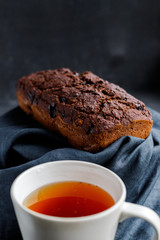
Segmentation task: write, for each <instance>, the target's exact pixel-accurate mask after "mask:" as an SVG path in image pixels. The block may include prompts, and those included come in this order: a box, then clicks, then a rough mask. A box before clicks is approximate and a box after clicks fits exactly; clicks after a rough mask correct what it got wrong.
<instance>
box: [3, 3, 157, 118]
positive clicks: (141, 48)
mask: <svg viewBox="0 0 160 240" xmlns="http://www.w3.org/2000/svg"><path fill="white" fill-rule="evenodd" d="M159 13H160V2H159V1H149V0H146V1H138V0H135V1H131V0H130V1H127V2H126V1H124V0H122V1H109V0H92V1H90V0H87V1H85V0H76V1H74V0H68V1H65V0H54V1H52V0H46V1H42V0H28V1H21V0H15V1H12V0H7V1H0V115H2V114H3V113H5V112H6V111H8V110H10V109H12V108H14V107H15V106H17V100H16V82H17V80H18V78H20V77H21V76H23V75H27V74H29V73H31V72H35V71H38V70H44V69H51V68H52V69H53V68H59V67H69V68H71V69H72V70H76V71H78V72H81V71H85V70H90V71H93V72H94V73H95V74H97V75H99V76H101V77H102V78H104V79H107V80H109V81H111V82H114V83H116V84H118V85H120V86H121V87H123V88H124V89H125V90H127V91H128V92H129V93H131V94H133V95H134V96H136V97H138V98H139V99H140V100H142V101H144V102H145V103H146V105H147V106H149V107H151V108H154V109H155V110H157V111H160V105H159V100H160V97H159V96H160V94H159V93H160V88H159V79H160V31H159V28H160V14H159Z"/></svg>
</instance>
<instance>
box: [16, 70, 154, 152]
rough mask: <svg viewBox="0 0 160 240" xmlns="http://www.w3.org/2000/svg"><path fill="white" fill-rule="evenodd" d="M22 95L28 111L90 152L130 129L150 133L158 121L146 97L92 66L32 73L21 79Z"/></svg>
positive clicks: (140, 134) (134, 132) (21, 102)
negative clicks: (130, 91)
mask: <svg viewBox="0 0 160 240" xmlns="http://www.w3.org/2000/svg"><path fill="white" fill-rule="evenodd" d="M17 99H18V103H19V106H20V107H21V108H22V109H23V111H25V112H26V113H27V114H30V115H32V116H33V118H34V119H36V120H37V121H39V122H40V123H42V124H43V125H45V126H46V127H47V128H49V129H51V130H53V131H56V132H58V133H60V134H62V135H63V136H64V137H66V138H67V139H68V140H69V142H70V143H71V144H72V145H73V146H74V147H75V148H78V149H82V150H86V151H90V152H98V151H100V150H102V149H104V148H105V147H107V146H108V145H109V144H111V143H113V142H114V141H115V140H117V139H118V138H120V137H121V136H125V135H131V136H135V137H140V138H144V139H145V138H146V137H147V136H148V135H149V133H150V131H151V128H152V124H153V121H152V116H151V113H150V111H149V110H148V109H146V107H145V105H144V103H143V102H141V101H139V100H137V99H136V98H134V97H133V96H131V95H130V94H128V93H127V92H126V91H125V90H124V89H122V88H120V87H119V86H118V85H115V84H113V83H109V82H108V81H106V80H103V79H101V78H100V77H98V76H96V75H94V74H93V73H92V72H89V71H86V72H84V73H81V74H79V73H77V72H72V71H71V70H70V69H67V68H61V69H57V70H46V71H40V72H36V73H32V74H30V75H28V76H25V77H22V78H21V79H19V81H18V83H17Z"/></svg>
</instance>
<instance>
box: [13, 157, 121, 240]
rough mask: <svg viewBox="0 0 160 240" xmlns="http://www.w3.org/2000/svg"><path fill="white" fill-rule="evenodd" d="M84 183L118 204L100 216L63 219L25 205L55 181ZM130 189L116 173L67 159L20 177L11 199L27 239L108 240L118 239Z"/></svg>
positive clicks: (40, 166)
mask: <svg viewBox="0 0 160 240" xmlns="http://www.w3.org/2000/svg"><path fill="white" fill-rule="evenodd" d="M64 181H83V182H87V183H90V184H93V185H97V186H99V187H100V188H102V189H103V190H105V191H107V192H108V193H109V194H110V195H111V196H112V198H113V199H114V201H115V204H114V205H113V206H112V207H111V208H109V209H107V210H105V211H103V212H100V213H97V214H94V215H89V216H85V217H76V218H66V217H65V218H63V217H53V216H48V215H43V214H40V213H37V212H34V211H32V210H30V209H28V208H27V207H25V206H24V204H23V202H24V200H25V199H26V197H27V196H28V195H29V194H30V193H31V192H33V191H34V190H36V189H38V188H40V187H42V186H44V185H47V184H50V183H54V182H64ZM125 197H126V188H125V185H124V183H123V182H122V180H121V179H120V178H119V177H118V176H117V175H116V174H114V173H113V172H112V171H110V170H108V169H106V168H104V167H101V166H99V165H97V164H92V163H88V162H83V161H74V160H65V161H55V162H49V163H44V164H40V165H37V166H35V167H32V168H30V169H28V170H26V171H25V172H23V173H22V174H20V175H19V176H18V177H17V178H16V180H15V181H14V183H13V185H12V187H11V198H12V202H13V205H14V209H15V212H16V216H17V219H18V223H19V226H20V229H21V233H22V236H23V239H25V240H32V239H33V240H36V239H38V240H43V239H45V240H46V239H47V240H50V239H56V240H75V239H76V240H81V239H83V240H97V239H98V240H106V239H110V240H111V239H114V236H115V232H116V230H117V225H118V222H119V217H120V214H121V206H122V205H123V202H124V201H125Z"/></svg>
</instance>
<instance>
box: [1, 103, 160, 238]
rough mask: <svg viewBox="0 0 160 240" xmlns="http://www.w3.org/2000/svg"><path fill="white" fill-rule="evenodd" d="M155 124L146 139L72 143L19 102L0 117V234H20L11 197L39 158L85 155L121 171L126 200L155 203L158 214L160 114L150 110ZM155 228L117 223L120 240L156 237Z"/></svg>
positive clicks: (133, 222) (41, 160)
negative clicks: (84, 146) (96, 146)
mask: <svg viewBox="0 0 160 240" xmlns="http://www.w3.org/2000/svg"><path fill="white" fill-rule="evenodd" d="M151 112H152V116H153V121H154V124H153V128H152V131H151V134H150V135H149V136H148V138H147V139H145V140H144V139H140V138H136V137H131V136H125V137H122V138H120V139H119V140H117V141H116V142H114V143H113V144H111V145H110V146H108V147H107V148H106V149H104V150H103V151H101V152H98V153H89V152H85V151H80V150H77V149H74V148H72V147H71V146H70V144H69V143H68V142H67V141H66V139H64V138H62V137H60V136H59V135H57V134H54V133H51V132H50V131H48V130H47V129H45V128H44V127H42V126H41V125H40V124H39V123H37V122H35V121H34V120H32V119H31V118H30V117H28V116H26V115H25V114H24V113H23V112H22V111H21V110H20V109H19V108H18V107H17V108H15V109H13V110H12V111H10V112H9V113H7V114H5V115H4V116H2V117H1V118H0V192H1V196H0V216H1V217H0V239H3V240H5V239H6V240H10V239H22V238H21V234H20V231H19V227H18V224H17V221H16V217H15V213H14V210H13V206H12V203H11V198H10V187H11V184H12V182H13V181H14V179H15V178H16V176H18V175H19V174H20V173H21V172H23V171H24V170H26V169H28V168H30V167H32V166H35V165H37V164H41V163H45V162H49V161H60V160H68V159H70V160H77V161H78V160H82V161H88V162H93V163H97V164H99V165H102V166H104V167H107V168H109V169H111V170H112V171H114V172H115V173H116V174H118V175H119V176H120V177H121V178H122V180H123V181H124V183H125V185H126V188H127V199H126V200H127V201H129V202H133V203H138V204H142V205H145V206H148V207H151V208H152V209H153V210H155V211H156V212H157V213H158V214H159V215H160V124H159V123H160V114H159V113H157V112H156V111H154V110H152V109H151ZM153 236H154V229H153V228H152V227H151V225H149V224H148V223H145V222H144V221H143V220H140V219H129V220H125V221H124V222H122V223H120V224H119V227H118V231H117V234H116V238H115V239H116V240H120V239H121V240H132V239H133V240H135V239H139V240H143V239H153Z"/></svg>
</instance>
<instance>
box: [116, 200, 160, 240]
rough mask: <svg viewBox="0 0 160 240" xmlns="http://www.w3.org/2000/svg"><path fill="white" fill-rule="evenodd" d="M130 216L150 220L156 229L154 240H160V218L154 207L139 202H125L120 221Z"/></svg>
mask: <svg viewBox="0 0 160 240" xmlns="http://www.w3.org/2000/svg"><path fill="white" fill-rule="evenodd" d="M130 217H139V218H142V219H144V220H146V221H147V222H149V223H150V224H151V225H152V226H153V227H154V229H155V231H156V235H155V237H154V240H160V218H159V216H158V215H157V214H156V213H155V212H154V211H153V210H152V209H150V208H148V207H144V206H141V205H138V204H134V203H128V202H124V204H123V206H122V212H121V216H120V219H119V222H122V221H124V220H125V219H127V218H130Z"/></svg>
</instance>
